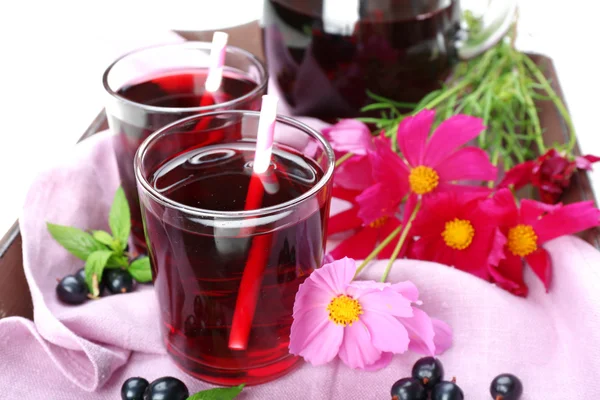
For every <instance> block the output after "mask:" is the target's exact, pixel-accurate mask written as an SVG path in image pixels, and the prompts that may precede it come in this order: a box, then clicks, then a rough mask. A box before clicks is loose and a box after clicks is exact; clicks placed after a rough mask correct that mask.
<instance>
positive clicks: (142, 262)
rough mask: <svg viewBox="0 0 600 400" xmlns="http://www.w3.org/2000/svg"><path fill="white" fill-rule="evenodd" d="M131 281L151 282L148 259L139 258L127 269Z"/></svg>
mask: <svg viewBox="0 0 600 400" xmlns="http://www.w3.org/2000/svg"><path fill="white" fill-rule="evenodd" d="M127 271H129V273H130V274H131V276H132V277H133V279H135V280H136V281H138V282H140V283H145V282H150V281H151V280H152V269H151V268H150V258H148V257H147V256H146V257H140V258H138V259H137V260H135V261H134V262H132V263H131V264H129V267H128V268H127Z"/></svg>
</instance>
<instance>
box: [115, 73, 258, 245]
mask: <svg viewBox="0 0 600 400" xmlns="http://www.w3.org/2000/svg"><path fill="white" fill-rule="evenodd" d="M206 77H207V70H206V69H193V70H190V69H185V70H173V71H166V72H164V73H162V74H159V75H156V76H154V77H152V78H150V79H145V80H143V81H141V82H133V83H131V84H129V85H127V86H124V87H122V88H121V89H120V90H119V91H118V95H119V96H121V97H122V98H124V99H126V100H128V101H129V102H133V103H129V102H123V103H122V104H120V106H119V110H118V111H119V112H118V113H115V112H109V113H108V116H109V118H110V120H109V122H110V125H111V128H112V130H113V131H114V132H116V133H117V135H116V136H115V139H114V150H115V155H116V159H117V164H118V168H119V174H120V177H121V184H122V186H123V189H124V191H125V195H126V196H127V199H128V201H129V205H130V208H131V219H132V232H133V237H134V242H135V244H136V247H138V248H139V249H144V248H145V247H146V245H145V240H144V233H143V227H142V223H141V215H140V209H139V201H138V194H137V189H136V183H135V175H134V170H133V159H134V156H135V152H136V151H137V149H138V147H139V145H140V144H141V143H142V141H143V140H144V139H146V138H147V137H148V136H149V135H150V134H151V133H153V132H155V131H156V130H158V129H160V128H162V127H164V126H166V125H168V124H170V123H172V122H175V121H177V120H179V119H181V118H183V117H187V116H190V115H192V114H195V113H198V111H196V112H192V111H190V110H186V109H189V108H193V107H201V106H211V105H214V104H216V103H224V102H226V101H230V100H234V99H239V98H240V97H242V96H245V95H247V94H248V93H250V92H251V91H252V90H254V89H255V88H256V87H257V86H258V85H257V83H256V82H255V81H253V80H251V79H250V78H248V77H246V76H243V75H241V74H234V73H232V72H229V71H225V72H224V76H223V81H222V84H221V87H220V89H219V90H218V91H217V92H214V93H210V92H206V91H205V89H204V82H205V81H206ZM140 104H141V105H144V106H152V107H159V108H152V107H140ZM259 107H260V96H258V97H254V96H252V97H250V98H248V99H247V100H244V101H241V102H240V103H239V104H237V105H236V108H240V109H249V110H258V109H259ZM213 139H214V138H212V137H210V136H207V137H205V138H204V140H203V141H202V140H201V141H200V142H199V143H198V145H205V144H209V143H211V142H212V141H213Z"/></svg>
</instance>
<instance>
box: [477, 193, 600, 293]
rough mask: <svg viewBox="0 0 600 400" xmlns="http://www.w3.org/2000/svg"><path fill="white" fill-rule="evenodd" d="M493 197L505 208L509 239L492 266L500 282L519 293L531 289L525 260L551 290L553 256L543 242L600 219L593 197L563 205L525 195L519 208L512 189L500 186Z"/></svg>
mask: <svg viewBox="0 0 600 400" xmlns="http://www.w3.org/2000/svg"><path fill="white" fill-rule="evenodd" d="M493 200H494V202H495V205H494V207H495V208H496V209H498V207H501V209H503V210H502V213H503V214H502V218H501V221H502V222H501V226H500V229H501V231H502V232H503V234H504V235H505V236H506V238H507V242H506V245H505V246H504V247H503V251H504V253H505V257H503V258H504V259H503V260H502V261H501V262H500V264H499V265H498V266H497V267H490V269H489V270H490V273H491V275H492V277H493V279H494V281H495V282H496V283H497V284H498V286H500V287H502V288H503V289H505V290H508V291H510V292H511V293H513V294H515V295H518V296H526V295H527V292H528V289H527V286H526V285H525V282H524V281H523V261H522V260H525V261H527V264H529V266H530V267H531V269H532V270H533V272H534V273H535V274H536V275H537V277H538V278H539V279H540V280H541V281H542V282H543V283H544V286H545V288H546V290H548V289H549V288H550V284H551V281H552V259H551V258H550V254H549V253H548V252H547V251H546V249H544V248H543V247H542V245H543V244H544V243H546V242H548V241H549V240H552V239H555V238H557V237H559V236H563V235H570V234H573V233H577V232H580V231H583V230H586V229H589V228H592V227H595V226H598V224H599V223H600V210H598V209H597V208H596V207H594V203H593V202H592V201H582V202H578V203H573V204H569V205H566V206H563V205H562V204H560V203H559V204H557V205H548V204H544V203H540V202H538V201H535V200H528V199H525V200H521V207H520V208H518V207H517V203H516V202H515V199H514V197H513V195H512V193H510V191H509V190H508V189H501V190H499V191H498V192H497V193H496V194H495V195H494V199H493ZM488 204H489V203H488Z"/></svg>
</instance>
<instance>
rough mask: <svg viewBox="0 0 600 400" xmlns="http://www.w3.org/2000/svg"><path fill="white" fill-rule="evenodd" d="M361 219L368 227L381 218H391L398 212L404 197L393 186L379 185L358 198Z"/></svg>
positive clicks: (370, 188)
mask: <svg viewBox="0 0 600 400" xmlns="http://www.w3.org/2000/svg"><path fill="white" fill-rule="evenodd" d="M356 201H357V202H358V205H359V207H360V210H359V212H358V216H359V218H360V219H361V220H362V221H363V224H365V225H368V224H370V223H371V222H373V221H375V220H376V219H379V218H381V217H391V216H393V215H394V214H395V213H397V212H398V206H399V205H400V202H401V201H402V196H401V195H400V194H398V193H397V192H396V190H394V188H393V187H391V186H386V185H384V184H383V183H377V184H375V185H373V186H371V187H369V188H368V189H366V190H365V191H364V192H362V194H361V195H360V196H358V197H357V198H356Z"/></svg>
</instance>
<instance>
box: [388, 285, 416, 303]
mask: <svg viewBox="0 0 600 400" xmlns="http://www.w3.org/2000/svg"><path fill="white" fill-rule="evenodd" d="M390 288H391V289H392V290H395V291H396V292H398V293H400V294H401V295H402V296H404V298H406V299H408V300H409V301H411V302H413V303H414V302H415V301H418V300H419V289H417V286H416V285H415V284H414V283H412V282H411V281H404V282H398V283H393V284H392V286H390Z"/></svg>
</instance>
